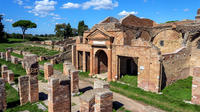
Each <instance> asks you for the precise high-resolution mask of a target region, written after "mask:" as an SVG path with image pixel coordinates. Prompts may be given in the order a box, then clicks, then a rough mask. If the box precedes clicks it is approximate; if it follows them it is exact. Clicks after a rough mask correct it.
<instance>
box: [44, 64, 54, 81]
mask: <svg viewBox="0 0 200 112" xmlns="http://www.w3.org/2000/svg"><path fill="white" fill-rule="evenodd" d="M53 73H54V70H53V64H51V63H44V78H45V79H46V80H48V78H49V77H51V76H52V75H53Z"/></svg>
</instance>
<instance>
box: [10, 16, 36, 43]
mask: <svg viewBox="0 0 200 112" xmlns="http://www.w3.org/2000/svg"><path fill="white" fill-rule="evenodd" d="M12 26H13V27H20V28H21V29H22V33H23V39H24V37H25V32H26V30H27V29H28V28H37V25H36V24H35V23H33V22H31V21H29V20H19V21H17V22H15V23H13V24H12Z"/></svg>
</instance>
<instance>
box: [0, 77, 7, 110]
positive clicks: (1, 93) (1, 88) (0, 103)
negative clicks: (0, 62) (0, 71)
mask: <svg viewBox="0 0 200 112" xmlns="http://www.w3.org/2000/svg"><path fill="white" fill-rule="evenodd" d="M6 107H7V104H6V89H5V81H4V79H1V78H0V111H1V112H3V111H4V110H6Z"/></svg>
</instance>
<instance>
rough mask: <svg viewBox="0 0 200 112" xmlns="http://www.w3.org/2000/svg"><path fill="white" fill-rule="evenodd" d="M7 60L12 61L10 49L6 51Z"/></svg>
mask: <svg viewBox="0 0 200 112" xmlns="http://www.w3.org/2000/svg"><path fill="white" fill-rule="evenodd" d="M6 61H11V55H10V51H7V52H6Z"/></svg>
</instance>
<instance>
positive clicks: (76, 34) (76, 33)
mask: <svg viewBox="0 0 200 112" xmlns="http://www.w3.org/2000/svg"><path fill="white" fill-rule="evenodd" d="M72 36H78V30H77V29H76V28H72Z"/></svg>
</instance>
